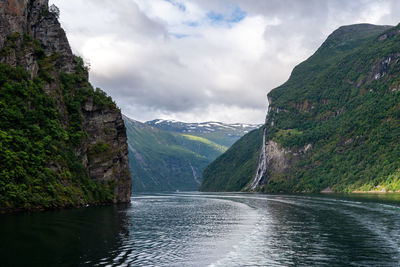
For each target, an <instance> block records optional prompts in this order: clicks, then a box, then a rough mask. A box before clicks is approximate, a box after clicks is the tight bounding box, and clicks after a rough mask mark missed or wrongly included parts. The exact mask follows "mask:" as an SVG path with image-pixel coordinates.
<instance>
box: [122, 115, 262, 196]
mask: <svg viewBox="0 0 400 267" xmlns="http://www.w3.org/2000/svg"><path fill="white" fill-rule="evenodd" d="M123 119H124V121H125V125H126V128H127V136H128V144H129V158H130V170H131V174H132V179H133V190H134V191H137V192H140V191H175V190H181V191H183V190H186V191H188V190H197V189H198V188H199V186H200V183H201V176H202V172H203V170H204V168H205V167H206V166H207V165H208V164H209V163H210V162H211V161H213V160H214V159H215V158H216V157H218V156H219V155H221V154H222V153H223V152H225V151H226V150H227V149H228V146H230V145H231V144H232V143H233V142H234V141H236V140H237V139H239V138H240V137H241V136H242V135H243V134H244V133H245V132H246V131H249V130H251V129H254V128H255V127H257V126H258V125H244V124H225V123H220V122H205V123H184V122H178V121H171V120H153V121H149V122H145V123H141V122H138V121H135V120H132V119H130V118H128V117H126V116H123Z"/></svg>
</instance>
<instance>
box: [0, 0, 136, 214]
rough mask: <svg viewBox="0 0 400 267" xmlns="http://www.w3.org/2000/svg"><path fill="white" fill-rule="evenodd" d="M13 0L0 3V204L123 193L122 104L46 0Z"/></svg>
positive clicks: (56, 202)
mask: <svg viewBox="0 0 400 267" xmlns="http://www.w3.org/2000/svg"><path fill="white" fill-rule="evenodd" d="M11 7H13V2H10V3H9V1H5V2H4V3H2V4H1V5H0V20H1V21H2V23H3V24H7V25H6V27H2V28H1V30H0V118H1V119H0V212H1V211H10V210H19V209H45V208H56V207H68V206H79V205H86V204H97V203H110V202H127V201H129V196H130V192H131V183H130V181H131V180H130V176H129V170H128V164H127V161H128V158H127V153H128V151H127V145H126V134H125V128H124V127H123V121H122V118H121V113H120V110H119V109H118V108H117V107H116V105H115V103H114V102H113V101H112V99H111V98H110V97H108V96H107V95H106V94H105V93H104V92H103V91H101V90H100V89H96V90H94V89H93V87H92V86H91V85H90V83H89V82H88V70H87V68H86V67H85V65H84V63H83V60H82V59H81V58H79V57H76V56H74V55H73V54H72V52H71V49H70V47H69V43H68V40H67V38H66V35H65V32H64V31H63V30H62V28H61V26H60V24H59V22H58V20H57V17H56V14H53V13H51V12H48V3H47V1H46V0H42V1H36V0H35V1H29V3H28V2H27V1H25V2H21V3H20V5H18V6H17V7H18V10H15V9H13V8H11ZM14 13H15V14H14ZM21 14H27V15H26V16H22V15H21ZM33 36H35V37H33ZM106 115H107V120H105V117H104V116H106ZM102 116H103V117H102ZM93 117H95V118H96V120H92V118H93ZM104 125H108V127H109V128H107V129H108V130H107V129H104ZM106 130H107V131H106ZM100 133H102V134H100ZM101 144H103V145H102V146H101ZM97 146H99V147H97ZM105 148H107V151H104V149H105ZM99 149H101V151H98V150H99ZM93 152H96V154H95V155H94V154H93ZM110 164H111V167H109V165H110ZM97 165H101V166H97ZM104 168H107V169H106V170H104ZM110 170H111V171H110ZM125 185H127V186H125Z"/></svg>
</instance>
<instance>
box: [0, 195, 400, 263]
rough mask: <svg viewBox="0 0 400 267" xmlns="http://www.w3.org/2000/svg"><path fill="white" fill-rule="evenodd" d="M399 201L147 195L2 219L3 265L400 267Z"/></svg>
mask: <svg viewBox="0 0 400 267" xmlns="http://www.w3.org/2000/svg"><path fill="white" fill-rule="evenodd" d="M382 198H383V199H382ZM396 198H397V199H396ZM399 198H400V196H399V195H392V196H390V195H380V196H376V195H365V196H361V195H360V196H358V197H356V198H354V197H343V196H337V197H333V196H330V197H326V196H325V197H324V196H307V195H303V196H296V195H258V194H222V195H217V194H201V193H174V194H148V195H144V194H143V195H136V196H134V197H133V198H132V203H131V204H130V205H127V206H118V207H113V206H111V207H93V208H84V209H78V210H64V211H53V212H44V213H35V214H13V215H0V238H1V239H0V241H1V242H0V259H1V260H0V261H1V263H0V265H1V266H400V206H399V204H396V203H399V201H400V199H399Z"/></svg>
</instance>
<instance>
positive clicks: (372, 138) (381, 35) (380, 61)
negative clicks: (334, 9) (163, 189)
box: [201, 24, 400, 192]
mask: <svg viewBox="0 0 400 267" xmlns="http://www.w3.org/2000/svg"><path fill="white" fill-rule="evenodd" d="M268 101H269V109H268V114H267V118H266V124H265V125H264V126H263V127H262V129H260V130H258V131H256V132H251V133H249V134H247V135H245V136H244V137H243V138H242V139H241V140H239V141H238V142H237V143H236V144H235V145H234V146H232V148H231V149H229V150H228V151H227V152H226V153H225V154H223V155H221V156H220V157H219V158H217V159H216V160H215V161H214V162H213V163H211V164H210V165H209V166H208V167H207V168H206V169H205V171H204V175H203V182H202V186H201V190H203V191H240V190H242V191H263V192H321V191H324V192H331V191H336V192H354V191H398V190H400V144H399V140H400V104H399V103H400V25H399V26H396V27H392V26H375V25H370V24H358V25H350V26H343V27H340V28H339V29H337V30H336V31H334V32H333V33H332V34H331V35H330V36H329V37H328V38H327V40H326V41H325V42H324V43H323V44H322V46H321V47H320V48H319V49H318V50H317V51H316V52H315V54H314V55H312V56H311V57H310V58H309V59H307V60H306V61H304V62H303V63H301V64H300V65H298V66H297V67H295V68H294V70H293V71H292V73H291V76H290V78H289V80H288V81H287V82H286V83H284V84H283V85H281V86H279V87H278V88H275V89H273V90H272V91H271V92H270V93H269V94H268ZM256 155H258V156H256Z"/></svg>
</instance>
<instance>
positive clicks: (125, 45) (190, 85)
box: [50, 0, 400, 123]
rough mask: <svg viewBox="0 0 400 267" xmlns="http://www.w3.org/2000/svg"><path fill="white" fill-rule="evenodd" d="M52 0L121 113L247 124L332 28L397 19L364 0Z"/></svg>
mask: <svg viewBox="0 0 400 267" xmlns="http://www.w3.org/2000/svg"><path fill="white" fill-rule="evenodd" d="M50 2H51V3H54V4H56V5H57V6H59V7H60V9H61V23H62V25H63V27H64V28H65V29H66V32H67V35H68V37H69V40H70V43H71V46H72V48H73V51H74V52H75V53H76V54H78V55H81V56H83V57H84V59H85V60H87V61H89V62H90V63H91V73H90V77H91V82H92V83H94V85H95V86H98V87H101V88H102V89H104V90H105V91H106V92H107V93H108V94H110V95H111V96H112V97H113V98H114V99H115V101H116V102H117V104H118V105H119V106H120V107H121V109H122V111H123V112H124V113H125V114H126V115H128V116H130V117H132V118H134V119H138V120H150V119H155V118H159V117H161V118H171V119H176V120H184V121H209V120H214V121H225V122H254V123H261V122H263V121H264V118H265V112H266V109H267V101H266V95H267V93H268V91H269V90H271V89H273V88H274V87H276V86H278V85H280V84H281V83H283V82H284V81H285V80H286V79H287V78H288V76H289V74H290V72H291V70H292V68H293V67H294V66H295V65H296V64H298V63H300V62H301V61H302V60H304V59H306V58H307V57H308V56H310V55H311V54H312V53H313V52H314V51H315V50H316V49H317V48H318V46H319V45H320V44H321V43H322V41H323V40H324V39H325V38H326V37H327V35H328V34H329V33H330V32H332V31H333V30H334V29H335V28H337V27H339V26H341V25H343V24H352V23H357V22H370V23H380V24H397V21H395V20H396V19H397V16H396V15H395V14H396V12H398V11H399V10H400V7H399V5H398V4H396V1H372V0H358V1H345V0H337V1H318V0H303V1H298V0H296V1H294V0H286V1H282V0H271V1H264V0H253V1H246V0H231V1H229V0H220V1H214V0H212V1H211V0H120V1H113V0H69V1H62V0H51V1H50ZM288 7H290V8H288ZM397 14H398V13H397Z"/></svg>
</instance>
